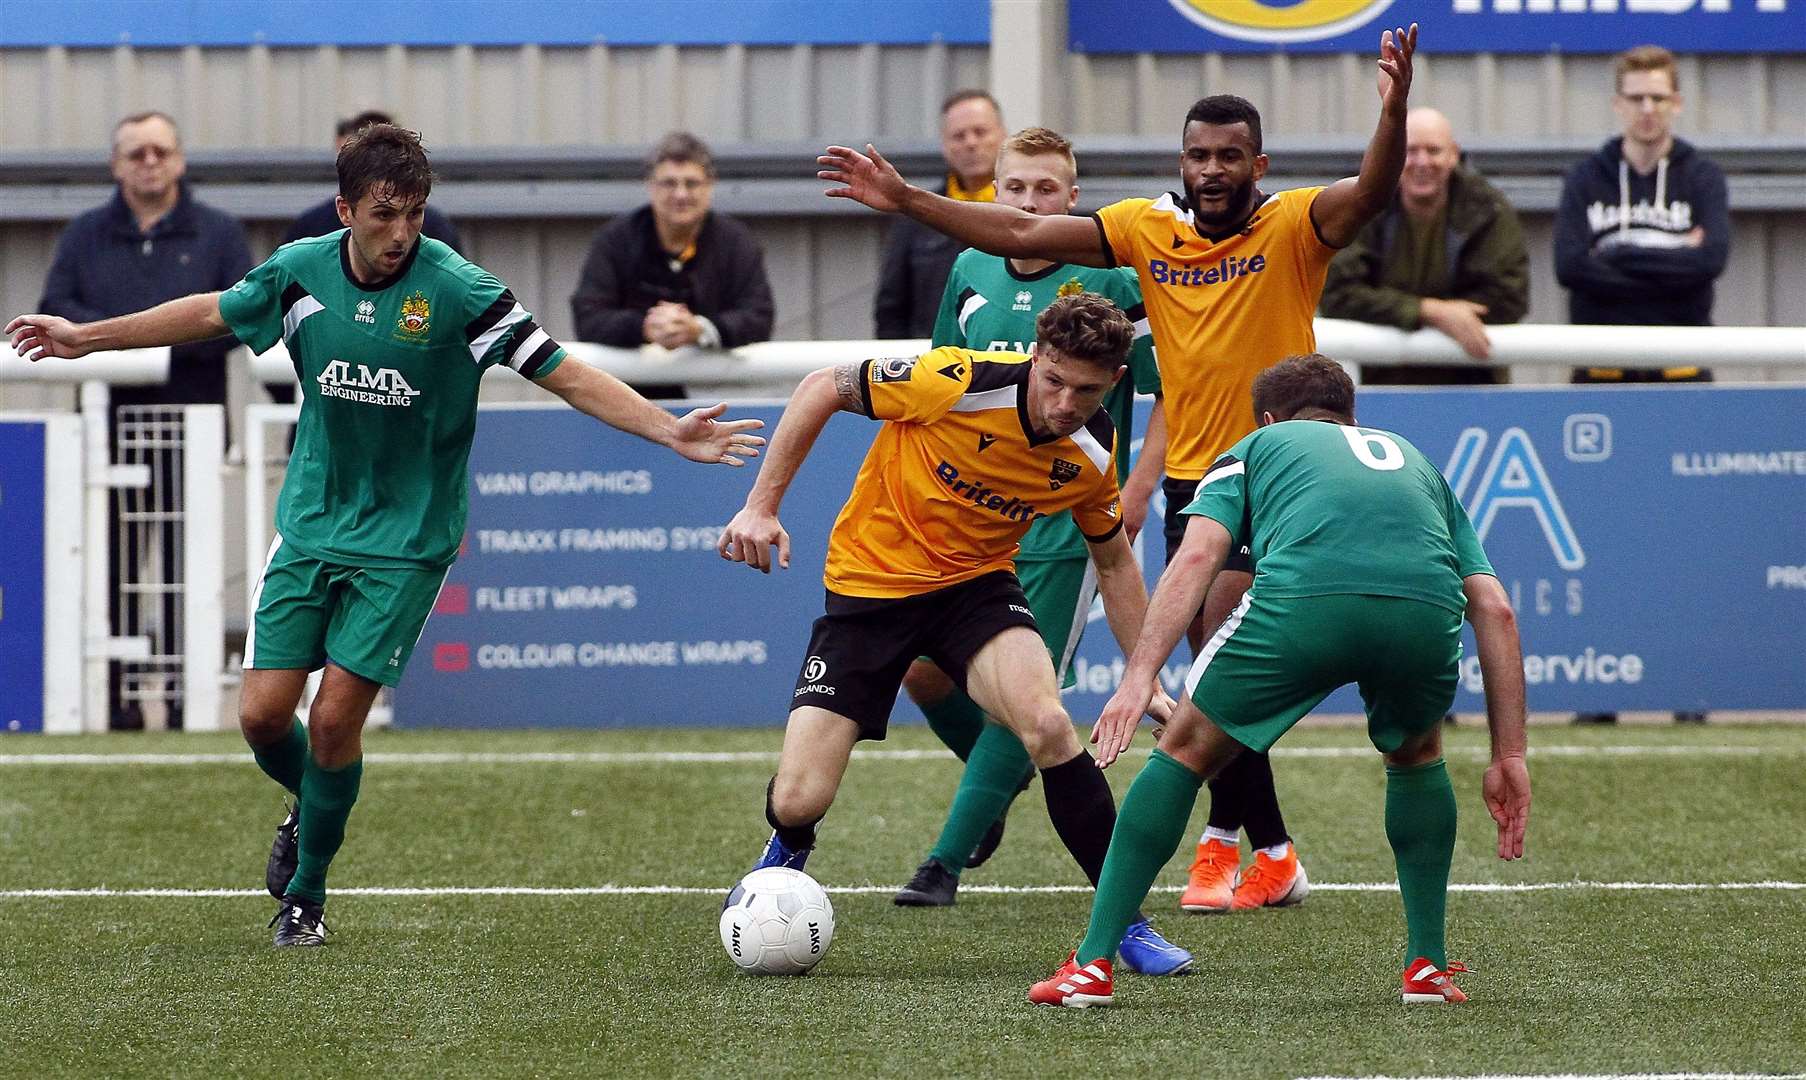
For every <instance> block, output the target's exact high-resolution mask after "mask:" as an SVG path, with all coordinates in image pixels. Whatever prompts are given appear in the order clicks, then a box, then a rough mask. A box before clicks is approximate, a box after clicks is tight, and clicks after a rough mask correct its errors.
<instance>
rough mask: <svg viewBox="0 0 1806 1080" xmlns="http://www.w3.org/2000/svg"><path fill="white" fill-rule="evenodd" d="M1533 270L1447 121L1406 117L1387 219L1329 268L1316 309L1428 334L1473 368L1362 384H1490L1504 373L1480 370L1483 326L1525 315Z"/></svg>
mask: <svg viewBox="0 0 1806 1080" xmlns="http://www.w3.org/2000/svg"><path fill="white" fill-rule="evenodd" d="M1529 294H1530V262H1529V257H1528V255H1527V254H1526V252H1525V250H1524V232H1523V229H1522V227H1521V226H1520V225H1519V224H1518V217H1517V212H1516V211H1514V210H1513V209H1512V208H1511V204H1510V203H1508V202H1506V201H1505V196H1504V195H1502V194H1501V193H1500V192H1499V190H1498V189H1497V188H1495V187H1493V186H1492V185H1491V184H1489V183H1487V182H1486V181H1485V180H1484V179H1482V178H1481V177H1480V176H1479V174H1477V173H1475V172H1474V171H1473V170H1471V169H1468V168H1466V167H1464V166H1463V165H1462V164H1461V147H1460V145H1459V144H1457V143H1456V142H1455V132H1454V128H1453V127H1452V126H1451V125H1450V124H1449V119H1448V117H1446V116H1444V115H1443V114H1442V113H1440V112H1437V111H1436V110H1435V109H1430V108H1416V109H1412V110H1411V111H1410V112H1409V113H1408V114H1407V115H1406V117H1405V168H1404V172H1403V173H1402V174H1401V175H1400V177H1399V182H1398V194H1397V195H1395V196H1394V197H1393V200H1392V205H1391V206H1390V207H1388V208H1387V210H1386V212H1385V213H1383V214H1381V215H1380V216H1379V217H1377V218H1375V219H1374V220H1372V221H1371V222H1369V223H1368V224H1367V226H1366V227H1365V228H1364V229H1362V230H1361V232H1360V234H1359V235H1358V236H1356V237H1355V241H1354V243H1352V244H1350V245H1348V246H1347V247H1345V248H1343V249H1342V251H1341V252H1340V253H1339V254H1337V255H1336V257H1335V259H1334V260H1333V261H1332V262H1331V263H1330V266H1329V278H1328V281H1327V282H1326V283H1325V285H1324V287H1323V301H1322V304H1321V305H1320V309H1319V310H1321V312H1322V313H1323V314H1324V315H1328V316H1332V317H1334V318H1338V319H1357V320H1359V321H1361V322H1371V323H1383V324H1385V325H1387V326H1396V327H1398V328H1400V329H1402V330H1416V329H1419V328H1420V327H1425V326H1428V327H1433V328H1435V329H1437V330H1439V331H1441V332H1442V333H1444V334H1447V335H1448V336H1449V337H1451V338H1453V339H1454V340H1455V342H1456V343H1457V344H1459V345H1460V346H1461V348H1462V351H1464V352H1466V353H1467V355H1468V356H1470V357H1472V358H1473V361H1474V362H1473V363H1470V364H1463V365H1451V366H1439V367H1395V366H1380V365H1364V366H1363V367H1362V368H1361V381H1362V382H1364V383H1368V384H1381V385H1384V384H1395V385H1396V384H1419V385H1422V384H1451V383H1453V384H1489V383H1499V382H1504V381H1505V378H1504V376H1505V371H1504V370H1503V369H1496V368H1493V367H1490V366H1488V365H1487V364H1486V361H1487V359H1488V358H1489V357H1490V356H1491V352H1492V343H1491V342H1490V341H1489V340H1488V339H1487V336H1486V324H1488V323H1491V324H1495V325H1496V324H1498V323H1512V322H1517V321H1518V320H1519V319H1522V318H1523V317H1524V313H1525V311H1526V309H1527V308H1528V307H1529Z"/></svg>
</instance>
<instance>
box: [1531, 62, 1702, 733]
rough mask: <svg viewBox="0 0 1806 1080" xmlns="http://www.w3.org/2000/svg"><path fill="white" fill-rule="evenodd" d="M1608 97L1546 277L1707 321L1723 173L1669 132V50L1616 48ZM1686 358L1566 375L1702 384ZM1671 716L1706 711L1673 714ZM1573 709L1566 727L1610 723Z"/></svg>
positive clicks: (1574, 299) (1594, 295)
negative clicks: (1608, 113) (1613, 85)
mask: <svg viewBox="0 0 1806 1080" xmlns="http://www.w3.org/2000/svg"><path fill="white" fill-rule="evenodd" d="M1614 71H1615V74H1616V79H1617V93H1616V96H1615V98H1614V100H1613V102H1612V106H1613V109H1614V111H1616V112H1617V114H1618V122H1619V124H1620V125H1621V126H1622V128H1623V134H1622V135H1620V136H1619V137H1617V138H1614V139H1610V140H1607V142H1606V143H1605V145H1604V146H1602V147H1600V148H1599V152H1598V153H1596V154H1594V155H1593V156H1592V157H1590V158H1587V159H1586V160H1585V161H1581V162H1578V163H1576V164H1575V165H1574V166H1573V167H1572V168H1570V169H1569V170H1568V173H1567V176H1566V177H1564V178H1563V180H1562V189H1561V207H1560V209H1558V210H1557V211H1556V214H1555V276H1556V278H1557V279H1558V280H1560V282H1561V283H1562V284H1563V285H1565V286H1567V288H1568V319H1569V321H1570V322H1575V323H1599V324H1607V325H1614V324H1615V325H1632V326H1708V325H1710V324H1711V322H1712V282H1713V281H1714V280H1715V279H1716V278H1717V277H1718V275H1719V274H1721V273H1723V272H1724V267H1725V260H1726V259H1727V258H1728V257H1729V255H1730V249H1731V215H1730V209H1729V200H1728V198H1727V196H1726V193H1725V179H1724V170H1722V169H1720V168H1719V167H1718V165H1717V164H1716V163H1714V162H1713V161H1712V160H1711V159H1709V158H1707V157H1706V156H1705V155H1704V154H1701V153H1699V152H1698V151H1697V150H1695V149H1694V148H1693V147H1692V146H1691V145H1690V144H1688V143H1687V142H1686V141H1685V140H1682V139H1677V138H1675V137H1674V118H1675V116H1676V115H1677V114H1678V113H1679V112H1680V111H1681V93H1680V77H1679V73H1678V71H1677V69H1676V66H1675V62H1674V54H1673V53H1671V52H1669V51H1668V50H1667V49H1664V48H1660V47H1659V46H1655V45H1641V46H1638V47H1637V48H1634V49H1631V50H1630V51H1629V52H1626V53H1623V54H1622V55H1620V56H1619V57H1618V58H1617V61H1616V63H1615V66H1614ZM1711 379H1712V372H1711V371H1709V370H1708V369H1706V368H1703V367H1699V366H1696V365H1682V366H1677V367H1666V368H1607V367H1584V368H1576V369H1575V371H1574V381H1575V382H1709V381H1711ZM1674 718H1675V720H1676V721H1678V722H1683V723H1687V722H1691V723H1699V722H1702V721H1704V720H1705V718H1706V715H1705V713H1703V712H1697V711H1687V710H1683V711H1677V712H1676V713H1675V714H1674ZM1616 719H1617V714H1616V713H1581V714H1580V715H1579V716H1577V717H1575V721H1576V722H1577V723H1608V724H1609V723H1612V722H1613V721H1615V720H1616Z"/></svg>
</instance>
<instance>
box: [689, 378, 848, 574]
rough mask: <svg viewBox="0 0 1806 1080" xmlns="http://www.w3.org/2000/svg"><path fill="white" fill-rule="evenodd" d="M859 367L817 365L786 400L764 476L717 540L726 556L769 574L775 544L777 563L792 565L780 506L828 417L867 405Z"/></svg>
mask: <svg viewBox="0 0 1806 1080" xmlns="http://www.w3.org/2000/svg"><path fill="white" fill-rule="evenodd" d="M859 368H860V365H859V364H856V363H855V364H841V365H839V366H838V367H831V368H818V369H817V370H815V371H811V372H810V373H809V374H807V375H805V376H803V381H802V382H800V383H798V384H797V387H796V392H795V393H794V394H791V395H790V403H789V404H788V405H786V406H784V415H783V416H782V417H780V418H779V419H778V429H777V430H776V431H775V432H773V433H772V436H771V448H770V450H769V451H767V453H766V455H765V463H764V464H763V465H761V466H760V467H759V478H758V479H757V480H755V481H753V488H752V490H751V491H750V492H748V493H747V495H746V505H745V506H743V507H741V508H740V512H739V513H737V514H735V515H734V520H732V521H730V522H728V524H727V528H726V529H723V530H722V532H721V540H720V542H719V543H717V544H716V545H715V550H716V551H717V552H719V553H720V555H721V557H722V558H724V559H726V560H728V561H729V562H743V563H745V564H746V565H748V566H750V567H752V568H753V569H755V570H757V571H759V572H760V573H764V574H769V573H771V567H772V562H773V559H772V554H773V553H772V549H773V548H774V547H775V548H776V549H777V552H776V554H777V559H776V562H777V565H779V566H781V567H783V568H784V569H786V570H788V569H790V534H789V533H787V532H785V531H784V526H783V525H782V524H781V523H780V522H779V521H778V507H779V506H780V505H781V504H782V503H783V501H784V492H786V491H788V490H790V482H791V481H792V480H794V479H796V471H797V470H798V469H800V468H802V465H803V459H805V458H807V457H808V456H809V451H810V449H811V448H813V447H814V446H815V440H816V439H817V438H818V437H819V436H820V435H821V429H822V428H823V427H825V426H827V423H828V418H829V417H831V416H833V415H834V414H835V413H837V412H855V413H863V412H864V411H865V410H864V407H863V401H864V396H863V392H862V390H861V389H860V371H859Z"/></svg>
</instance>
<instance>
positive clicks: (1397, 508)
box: [1185, 420, 1493, 614]
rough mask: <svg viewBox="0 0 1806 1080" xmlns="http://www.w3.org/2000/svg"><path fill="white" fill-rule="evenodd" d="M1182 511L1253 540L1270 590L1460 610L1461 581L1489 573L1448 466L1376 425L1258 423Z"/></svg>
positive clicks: (1265, 589)
mask: <svg viewBox="0 0 1806 1080" xmlns="http://www.w3.org/2000/svg"><path fill="white" fill-rule="evenodd" d="M1185 513H1187V514H1201V515H1203V516H1205V517H1208V518H1210V519H1212V520H1214V521H1217V522H1220V523H1221V524H1222V526H1223V527H1224V528H1226V529H1228V530H1229V533H1230V535H1231V536H1232V537H1233V538H1234V540H1235V541H1236V542H1238V543H1244V544H1248V545H1249V546H1250V548H1251V552H1252V554H1253V556H1254V575H1255V576H1254V592H1255V593H1257V594H1258V595H1260V596H1263V597H1288V596H1329V595H1337V594H1350V593H1352V594H1360V595H1368V596H1396V597H1403V598H1405V599H1408V600H1421V601H1424V602H1425V603H1430V604H1435V605H1437V606H1439V607H1443V608H1447V609H1449V610H1451V611H1454V612H1455V613H1457V614H1460V613H1462V612H1464V611H1466V609H1467V600H1466V596H1465V594H1464V593H1463V592H1462V589H1461V581H1462V579H1463V578H1466V577H1469V576H1471V575H1473V574H1491V573H1492V572H1493V570H1492V564H1491V563H1489V562H1488V561H1487V560H1486V552H1485V551H1484V550H1482V549H1481V547H1480V538H1479V537H1477V536H1475V535H1474V527H1473V525H1472V524H1471V523H1470V522H1469V521H1468V520H1467V511H1466V510H1463V509H1462V507H1461V501H1460V500H1459V499H1457V498H1455V493H1454V492H1453V491H1451V490H1449V485H1448V481H1446V480H1444V479H1443V476H1442V473H1441V472H1439V471H1438V470H1437V469H1436V467H1435V466H1434V465H1431V464H1430V462H1429V459H1427V458H1425V457H1424V456H1423V454H1421V453H1419V452H1418V450H1417V448H1416V447H1415V446H1412V445H1411V444H1410V443H1409V442H1406V441H1405V439H1404V438H1403V437H1402V436H1399V435H1394V434H1392V433H1391V432H1386V431H1380V430H1378V429H1376V428H1364V427H1347V426H1345V425H1342V424H1329V423H1323V422H1321V421H1317V420H1288V421H1285V422H1283V423H1278V424H1273V425H1270V426H1268V427H1264V428H1260V429H1258V430H1257V431H1254V432H1253V433H1252V434H1250V435H1248V436H1247V437H1246V438H1244V439H1242V441H1241V442H1238V443H1236V444H1235V445H1234V446H1232V447H1230V448H1229V450H1228V452H1226V453H1225V454H1223V456H1221V457H1219V458H1218V459H1217V460H1216V462H1215V464H1213V465H1211V467H1210V471H1209V472H1207V473H1205V474H1204V478H1203V479H1202V480H1200V481H1198V494H1197V497H1196V498H1195V499H1193V500H1192V503H1191V505H1190V506H1187V507H1186V508H1185Z"/></svg>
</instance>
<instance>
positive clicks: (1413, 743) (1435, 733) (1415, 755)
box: [1385, 724, 1442, 769]
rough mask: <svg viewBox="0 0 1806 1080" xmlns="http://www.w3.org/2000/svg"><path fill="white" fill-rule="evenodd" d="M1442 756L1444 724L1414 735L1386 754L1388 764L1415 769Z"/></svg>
mask: <svg viewBox="0 0 1806 1080" xmlns="http://www.w3.org/2000/svg"><path fill="white" fill-rule="evenodd" d="M1441 756H1442V726H1441V725H1440V724H1439V725H1437V726H1436V727H1433V728H1431V729H1429V730H1428V731H1426V732H1424V733H1423V734H1421V735H1416V736H1413V737H1412V738H1410V739H1407V740H1406V741H1405V744H1404V745H1403V746H1400V747H1399V748H1398V749H1397V750H1394V751H1392V752H1391V753H1390V754H1386V755H1385V758H1386V764H1388V765H1391V766H1394V767H1396V768H1400V769H1413V768H1416V767H1417V766H1419V765H1428V764H1429V763H1430V762H1432V761H1435V760H1436V759H1437V758H1439V757H1441Z"/></svg>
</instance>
